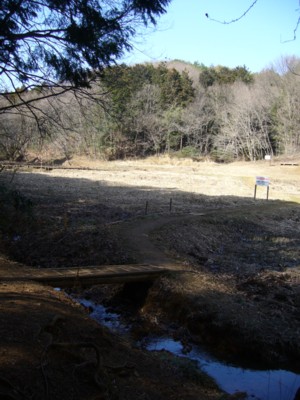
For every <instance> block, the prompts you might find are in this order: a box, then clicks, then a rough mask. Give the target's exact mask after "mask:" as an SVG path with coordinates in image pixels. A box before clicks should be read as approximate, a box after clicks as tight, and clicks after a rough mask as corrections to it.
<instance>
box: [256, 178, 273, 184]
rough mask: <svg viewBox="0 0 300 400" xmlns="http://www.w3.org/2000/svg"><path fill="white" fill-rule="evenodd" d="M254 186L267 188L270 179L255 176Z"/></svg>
mask: <svg viewBox="0 0 300 400" xmlns="http://www.w3.org/2000/svg"><path fill="white" fill-rule="evenodd" d="M256 185H257V186H269V185H270V179H269V178H267V177H266V176H257V177H256Z"/></svg>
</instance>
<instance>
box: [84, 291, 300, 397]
mask: <svg viewBox="0 0 300 400" xmlns="http://www.w3.org/2000/svg"><path fill="white" fill-rule="evenodd" d="M77 301H78V302H80V303H81V304H82V305H84V306H85V307H88V308H90V310H91V313H90V316H91V317H92V318H93V319H95V320H96V321H98V322H99V323H101V324H102V325H104V326H106V327H108V328H109V329H111V330H112V331H114V332H117V333H120V334H125V333H126V332H128V331H129V330H130V327H129V326H126V325H124V324H122V323H121V322H120V316H119V315H118V314H116V313H112V312H108V311H107V309H106V308H105V307H104V306H103V305H101V304H100V305H96V304H95V303H93V302H92V301H90V300H86V299H77ZM138 345H139V346H140V347H142V348H144V349H146V350H149V351H161V350H166V351H169V352H171V353H172V354H174V355H177V356H180V357H185V358H189V359H191V360H195V361H196V362H197V363H198V365H199V368H201V370H202V371H204V372H206V373H207V374H208V375H210V376H211V377H213V378H214V379H215V381H216V382H217V383H218V385H219V386H220V387H221V388H222V389H223V390H224V391H225V392H227V393H230V394H234V393H235V392H247V394H248V399H249V400H250V399H251V400H294V398H295V394H296V392H297V389H298V388H299V387H300V375H297V374H295V373H293V372H290V371H284V370H267V371H265V370H264V371H259V370H250V369H244V368H239V367H236V366H233V365H229V364H224V363H223V362H220V361H218V360H217V359H215V358H214V357H212V356H211V355H210V354H209V353H207V352H205V351H204V350H203V349H201V348H199V347H196V346H194V347H193V348H192V350H191V351H190V352H189V353H188V354H184V352H183V346H182V344H181V343H180V342H177V341H175V340H173V339H171V338H154V337H148V338H144V339H143V340H142V341H141V342H140V343H138Z"/></svg>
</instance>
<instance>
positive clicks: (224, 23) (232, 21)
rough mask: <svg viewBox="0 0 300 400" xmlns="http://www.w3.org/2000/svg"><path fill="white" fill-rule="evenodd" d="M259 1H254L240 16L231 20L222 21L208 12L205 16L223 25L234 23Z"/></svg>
mask: <svg viewBox="0 0 300 400" xmlns="http://www.w3.org/2000/svg"><path fill="white" fill-rule="evenodd" d="M257 1H258V0H255V1H253V3H252V4H251V5H250V7H249V8H248V9H247V10H246V11H245V12H244V13H243V14H242V15H241V16H239V17H238V18H235V19H232V20H231V21H221V20H218V19H214V18H211V17H210V16H209V14H208V13H206V14H205V16H206V18H208V19H209V20H210V21H213V22H218V23H219V24H223V25H229V24H233V23H234V22H238V21H239V20H240V19H242V18H244V17H245V15H246V14H248V12H249V11H250V10H251V8H252V7H254V5H255V4H256V3H257Z"/></svg>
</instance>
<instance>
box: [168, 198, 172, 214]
mask: <svg viewBox="0 0 300 400" xmlns="http://www.w3.org/2000/svg"><path fill="white" fill-rule="evenodd" d="M169 211H170V212H171V211H172V197H171V198H170V205H169Z"/></svg>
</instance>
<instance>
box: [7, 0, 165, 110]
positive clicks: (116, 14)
mask: <svg viewBox="0 0 300 400" xmlns="http://www.w3.org/2000/svg"><path fill="white" fill-rule="evenodd" d="M170 1H171V0H1V5H0V95H1V97H2V99H4V100H5V101H2V102H1V104H0V111H7V110H8V109H12V108H13V109H15V108H16V107H18V106H20V105H21V104H24V103H26V104H32V103H33V102H34V101H36V100H38V99H39V98H40V97H45V96H52V95H58V94H61V93H63V92H65V91H66V90H74V89H75V90H77V89H79V88H89V87H90V84H91V81H92V80H93V79H94V78H95V76H96V75H97V74H98V73H99V72H101V71H102V70H103V68H105V67H107V66H109V65H111V64H113V63H115V62H116V60H118V59H119V58H120V57H121V56H122V55H123V53H124V51H125V50H130V49H131V39H132V38H133V37H134V35H135V34H136V32H137V30H138V29H139V28H140V26H141V25H147V24H149V23H150V24H155V23H156V18H157V17H159V16H160V15H161V14H163V13H164V12H165V11H166V6H167V5H168V4H169V2H170ZM37 88H39V91H36V95H35V96H30V100H28V96H26V92H28V91H29V90H31V91H32V89H37ZM41 88H42V89H43V90H41ZM45 89H47V90H46V91H45ZM49 89H51V91H50V90H49ZM54 89H55V90H54ZM41 92H43V93H41ZM16 93H17V96H15V94H16ZM12 94H14V96H12ZM12 98H13V101H12ZM28 101H29V103H28Z"/></svg>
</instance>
